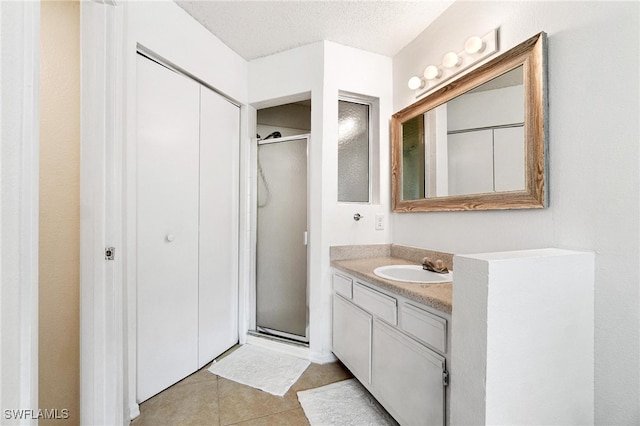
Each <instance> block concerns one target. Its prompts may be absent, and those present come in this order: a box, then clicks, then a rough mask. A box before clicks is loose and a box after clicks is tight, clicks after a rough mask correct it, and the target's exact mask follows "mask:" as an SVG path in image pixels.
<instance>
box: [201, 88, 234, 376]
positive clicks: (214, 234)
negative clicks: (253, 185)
mask: <svg viewBox="0 0 640 426" xmlns="http://www.w3.org/2000/svg"><path fill="white" fill-rule="evenodd" d="M200 90H201V97H200V114H201V119H200V262H199V263H200V280H199V291H200V297H199V307H198V312H199V338H198V341H199V349H198V368H200V367H202V366H204V365H205V364H206V363H207V362H209V361H211V360H212V359H213V358H215V357H216V356H218V355H220V354H221V353H222V352H224V351H226V350H227V349H229V348H230V347H231V346H233V345H234V344H235V343H236V342H237V341H238V242H237V241H238V223H239V222H238V196H237V194H238V185H239V184H238V179H239V170H238V155H239V141H240V109H239V108H238V107H237V106H235V105H233V104H231V103H230V102H229V101H227V100H226V99H224V98H223V97H222V96H220V95H218V94H217V93H215V92H213V91H212V90H209V89H208V88H206V87H204V86H200Z"/></svg>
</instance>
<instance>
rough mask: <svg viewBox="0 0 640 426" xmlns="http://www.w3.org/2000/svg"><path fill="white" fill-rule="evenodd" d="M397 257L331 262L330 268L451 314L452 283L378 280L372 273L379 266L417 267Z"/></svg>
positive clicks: (414, 263)
mask: <svg viewBox="0 0 640 426" xmlns="http://www.w3.org/2000/svg"><path fill="white" fill-rule="evenodd" d="M418 264H419V263H416V262H411V261H409V260H405V259H402V258H399V257H392V256H381V257H367V258H360V259H341V260H332V261H331V266H333V267H334V268H336V269H338V270H340V271H342V272H346V273H347V274H350V275H352V276H354V277H356V278H360V279H362V280H364V281H367V282H370V283H371V284H376V285H378V286H380V287H382V288H383V289H385V290H389V291H390V292H392V293H395V294H398V295H400V296H403V297H406V298H407V299H411V300H413V301H416V302H419V303H422V304H424V305H427V306H431V307H432V308H435V309H438V310H440V311H442V312H446V313H448V314H451V299H452V283H450V282H449V283H440V284H414V283H406V282H403V281H394V280H387V279H384V278H380V277H379V276H377V275H375V274H374V273H373V270H374V269H375V268H377V267H379V266H387V265H418Z"/></svg>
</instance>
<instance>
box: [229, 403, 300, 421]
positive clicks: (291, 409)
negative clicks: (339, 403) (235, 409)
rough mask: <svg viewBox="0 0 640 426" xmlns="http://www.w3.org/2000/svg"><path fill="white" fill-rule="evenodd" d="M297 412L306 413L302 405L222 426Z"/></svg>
mask: <svg viewBox="0 0 640 426" xmlns="http://www.w3.org/2000/svg"><path fill="white" fill-rule="evenodd" d="M298 404H299V403H298ZM295 410H302V412H303V413H304V410H303V409H302V406H301V405H300V406H298V407H295V408H289V409H287V410H282V411H277V412H275V413H270V414H265V415H262V416H258V417H251V418H250V419H245V420H239V421H237V422H234V423H226V424H224V425H222V424H221V425H220V426H234V425H238V424H242V423H245V422H249V421H251V420H258V419H264V418H266V417H271V416H275V415H278V414H282V413H288V412H289V411H295ZM304 417H305V418H306V417H307V415H306V414H305V415H304ZM307 421H308V419H307Z"/></svg>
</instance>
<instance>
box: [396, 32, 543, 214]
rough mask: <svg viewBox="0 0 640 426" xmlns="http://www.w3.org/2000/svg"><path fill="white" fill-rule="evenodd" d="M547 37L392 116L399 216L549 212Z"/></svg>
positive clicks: (525, 45) (531, 42) (521, 45)
mask: <svg viewBox="0 0 640 426" xmlns="http://www.w3.org/2000/svg"><path fill="white" fill-rule="evenodd" d="M544 40H545V36H544V33H540V34H538V35H536V36H534V37H532V38H531V39H529V40H527V41H525V42H524V43H522V44H520V45H518V46H516V47H515V48H513V49H512V50H510V51H508V52H506V53H504V54H502V55H500V56H499V57H497V58H495V59H494V60H492V61H491V62H489V63H487V64H485V65H483V66H481V67H479V68H477V69H476V70H474V71H472V72H470V73H469V74H467V75H465V76H463V77H461V78H460V79H458V80H456V81H454V82H452V83H450V84H448V85H447V86H445V87H444V88H442V89H439V90H437V91H436V92H434V93H433V94H431V95H428V96H427V97H425V98H423V99H421V100H419V101H418V102H416V103H415V104H413V105H410V106H409V107H407V108H405V109H404V110H402V111H400V112H398V113H396V114H394V116H393V117H392V145H393V149H392V185H393V188H392V192H393V194H392V198H393V199H392V202H393V208H394V211H397V212H403V211H436V210H489V209H510V208H542V207H545V206H546V199H547V191H546V188H545V174H546V149H545V144H546V136H545V135H546V127H547V126H546V82H545V72H544V66H545V61H544V58H545V54H544V52H545V42H544Z"/></svg>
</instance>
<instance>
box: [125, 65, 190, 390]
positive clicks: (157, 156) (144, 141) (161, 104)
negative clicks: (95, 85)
mask: <svg viewBox="0 0 640 426" xmlns="http://www.w3.org/2000/svg"><path fill="white" fill-rule="evenodd" d="M137 65H138V78H137V82H138V89H137V91H138V92H137V99H138V106H137V114H138V115H137V122H138V130H137V131H138V134H137V188H136V190H137V253H136V254H137V325H138V327H137V338H138V344H137V346H138V347H137V354H138V357H137V376H138V377H137V383H138V389H137V395H138V401H144V400H146V399H147V398H149V397H151V396H153V395H155V394H156V393H158V392H160V391H161V390H163V389H165V388H166V387H168V386H170V385H172V384H173V383H175V382H177V381H178V380H180V379H182V378H183V377H185V376H187V375H188V374H190V373H192V372H193V371H195V370H196V369H197V359H198V341H197V338H198V309H197V307H198V219H199V211H198V203H199V183H198V182H199V178H200V176H199V171H198V162H199V131H200V127H199V121H200V120H199V116H200V114H199V105H200V102H199V98H200V86H199V85H198V84H197V83H196V82H194V81H193V80H190V79H188V78H186V77H184V76H182V75H180V74H177V73H175V72H173V71H170V70H168V69H166V68H164V67H163V66H161V65H159V64H157V63H155V62H152V61H150V60H148V59H146V58H144V57H142V56H138V64H137Z"/></svg>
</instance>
